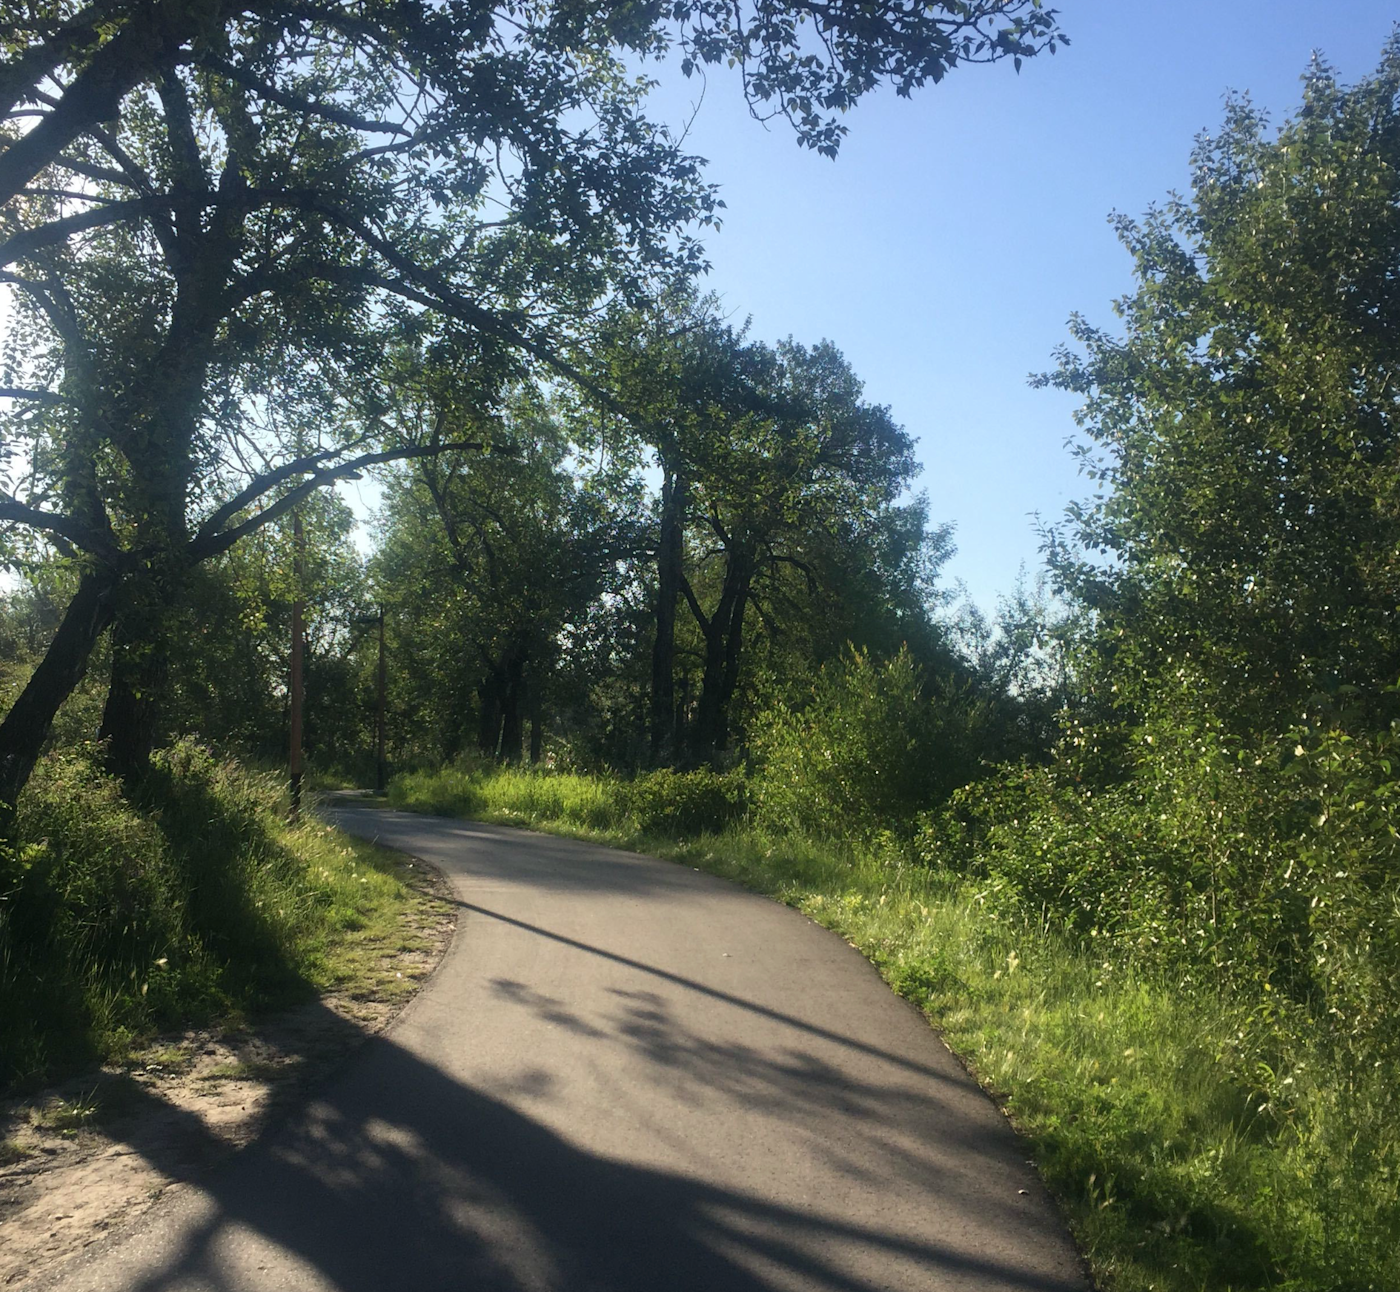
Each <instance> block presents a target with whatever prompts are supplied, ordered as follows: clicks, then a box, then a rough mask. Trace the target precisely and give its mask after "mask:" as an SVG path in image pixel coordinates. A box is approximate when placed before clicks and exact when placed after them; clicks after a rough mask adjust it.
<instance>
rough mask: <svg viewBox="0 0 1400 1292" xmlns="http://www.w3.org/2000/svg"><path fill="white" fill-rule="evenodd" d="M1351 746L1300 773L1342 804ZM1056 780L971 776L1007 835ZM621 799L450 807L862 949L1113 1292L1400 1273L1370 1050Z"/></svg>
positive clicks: (934, 896)
mask: <svg viewBox="0 0 1400 1292" xmlns="http://www.w3.org/2000/svg"><path fill="white" fill-rule="evenodd" d="M1323 748H1325V749H1326V751H1327V752H1326V753H1325V755H1324V754H1322V753H1321V749H1323ZM1349 749H1350V746H1349V745H1348V744H1347V743H1346V742H1342V744H1341V745H1340V746H1338V745H1336V744H1334V743H1332V742H1326V741H1323V742H1321V744H1320V747H1319V755H1318V756H1317V757H1314V756H1312V755H1310V756H1309V757H1308V758H1307V759H1300V760H1299V762H1300V763H1302V764H1304V766H1305V767H1308V766H1310V765H1311V770H1309V771H1308V775H1316V776H1317V778H1318V779H1317V781H1316V784H1315V786H1314V788H1318V787H1322V786H1330V787H1332V789H1333V790H1334V791H1335V792H1336V794H1337V795H1338V801H1341V800H1342V799H1345V798H1346V797H1347V795H1348V794H1349V793H1352V792H1354V791H1356V790H1357V789H1359V788H1360V786H1359V785H1358V782H1357V780H1356V775H1357V764H1356V763H1355V762H1353V761H1352V755H1351V753H1350V752H1343V751H1349ZM1185 756H1186V755H1185V754H1183V757H1185ZM1377 770H1378V771H1381V772H1384V768H1379V767H1378V768H1377ZM1227 771H1228V769H1227ZM1203 775H1204V773H1203ZM1048 776H1049V773H1047V772H1045V771H1044V770H1034V771H1029V772H1027V774H1026V779H1025V781H1024V782H1021V783H1020V784H1019V789H1017V790H1016V792H1015V793H1012V794H1010V795H1007V796H1006V797H1007V799H1008V800H1009V802H1007V801H1003V799H1002V796H1001V794H1000V793H999V790H998V787H997V786H996V785H995V784H994V783H993V782H987V783H985V785H984V787H983V788H982V790H981V791H980V793H981V796H982V800H983V804H984V805H985V806H984V808H983V810H984V811H991V810H992V809H993V807H994V805H996V804H998V803H1001V806H1002V807H1003V808H1004V809H1006V810H1008V811H1010V812H1011V813H1013V814H1016V815H1015V816H1014V817H1012V816H1009V817H1007V818H1006V821H1005V823H1004V824H1005V825H1006V827H1008V828H1009V827H1010V826H1011V823H1012V820H1013V819H1019V820H1021V823H1022V824H1025V820H1024V817H1023V816H1020V815H1019V814H1022V813H1024V812H1026V811H1027V810H1028V808H1029V809H1030V810H1034V809H1035V805H1036V801H1037V796H1038V795H1040V794H1041V793H1042V791H1041V790H1040V789H1039V788H1038V787H1039V786H1040V784H1041V783H1042V782H1043V781H1044V779H1045V778H1047V777H1048ZM551 782H553V784H551ZM454 783H459V782H457V781H456V778H454V777H453V776H452V775H451V774H448V773H441V774H438V775H436V776H421V775H420V776H418V777H414V778H403V780H402V781H396V782H395V790H396V798H395V801H396V802H397V803H398V804H400V805H401V806H410V807H411V806H423V805H425V804H428V803H433V804H434V805H435V806H437V807H438V808H439V809H441V810H449V811H450V810H453V809H452V807H451V805H450V803H449V795H448V794H444V793H443V792H442V791H443V790H444V789H446V788H447V787H449V786H451V785H452V784H454ZM1344 786H1349V787H1350V788H1349V789H1344ZM1014 788H1015V787H1014V786H1013V789H1014ZM629 791H630V787H629V785H628V783H626V782H623V781H618V780H609V779H600V778H586V777H580V776H578V775H576V774H570V775H567V776H547V775H538V774H534V775H529V774H524V773H519V772H512V771H495V770H491V771H483V772H477V773H475V774H474V776H473V797H472V800H471V802H470V803H467V802H466V801H465V800H461V799H459V800H458V802H459V804H460V810H464V811H465V812H466V814H468V815H472V816H477V817H482V818H485V819H490V820H497V821H504V822H514V823H519V824H528V825H531V826H533V827H535V828H537V829H548V830H554V831H557V832H560V833H564V834H581V835H583V836H584V837H587V838H600V839H604V840H606V841H608V842H612V843H616V844H621V845H623V846H627V847H642V848H646V849H649V850H652V851H655V852H657V853H658V854H659V855H662V856H667V857H671V858H673V859H675V860H677V861H681V862H684V863H685V864H687V865H692V866H697V867H700V868H703V869H706V870H709V871H712V872H714V873H716V874H719V875H723V876H725V877H727V878H730V879H735V880H738V881H739V882H741V883H744V884H747V885H749V886H751V887H753V888H756V889H758V890H759V891H761V892H765V893H769V894H771V895H772V896H774V897H777V898H779V899H780V900H782V901H784V902H787V903H788V904H790V905H792V906H795V907H797V908H798V909H800V910H801V911H802V912H803V913H804V914H806V915H807V916H809V917H810V918H811V919H813V920H816V921H818V922H819V923H822V924H824V925H826V926H827V927H828V928H831V929H833V930H834V931H835V932H837V933H839V934H840V935H841V936H842V937H844V938H846V939H847V940H848V941H850V942H852V943H854V944H855V945H856V946H857V947H859V948H860V949H861V950H862V951H864V952H865V954H866V955H868V956H869V957H870V958H871V959H872V960H873V961H874V962H875V964H876V965H877V967H878V968H879V969H880V972H881V973H882V974H883V975H884V976H885V978H886V980H887V981H888V982H889V983H890V985H891V986H892V987H893V988H894V989H895V990H896V991H898V992H900V993H901V994H902V995H904V996H906V997H907V998H908V999H909V1000H910V1001H912V1002H913V1003H914V1004H915V1005H917V1006H918V1007H919V1008H921V1009H922V1010H924V1012H925V1013H926V1014H927V1015H928V1016H929V1018H930V1020H931V1021H932V1022H934V1023H936V1024H937V1026H938V1027H939V1029H940V1032H941V1034H942V1035H943V1036H944V1037H945V1039H946V1040H947V1041H948V1043H949V1045H951V1046H952V1047H953V1048H954V1050H955V1051H956V1052H957V1053H958V1054H959V1055H961V1056H963V1058H964V1059H965V1060H966V1061H967V1062H968V1063H969V1064H970V1065H971V1067H972V1069H973V1071H974V1073H975V1074H976V1075H977V1076H978V1078H979V1079H980V1080H981V1081H982V1082H983V1083H984V1084H985V1085H987V1086H988V1087H989V1088H990V1089H991V1090H992V1091H993V1092H994V1093H996V1094H997V1095H998V1096H999V1097H1000V1098H1001V1099H1002V1101H1003V1102H1004V1106H1005V1107H1006V1109H1007V1111H1008V1113H1009V1114H1010V1115H1011V1117H1012V1119H1013V1120H1014V1122H1015V1123H1016V1126H1017V1129H1018V1130H1019V1131H1020V1132H1021V1134H1022V1135H1024V1136H1025V1137H1026V1141H1027V1144H1028V1147H1029V1148H1030V1150H1031V1152H1032V1153H1033V1154H1034V1157H1035V1161H1036V1163H1037V1165H1038V1167H1039V1169H1040V1171H1041V1174H1042V1175H1043V1177H1044V1178H1045V1181H1046V1183H1047V1185H1048V1186H1049V1187H1050V1189H1051V1191H1052V1193H1054V1195H1055V1196H1056V1198H1057V1199H1058V1200H1059V1202H1060V1204H1061V1205H1062V1207H1063V1208H1064V1209H1065V1213H1066V1215H1067V1216H1068V1218H1069V1220H1070V1223H1071V1225H1072V1226H1073V1228H1074V1231H1075V1235H1076V1237H1077V1238H1078V1240H1079V1243H1080V1245H1081V1247H1082V1249H1083V1250H1084V1252H1085V1254H1086V1256H1087V1257H1088V1260H1089V1263H1090V1265H1091V1267H1092V1269H1093V1272H1094V1274H1095V1275H1096V1276H1097V1277H1098V1278H1099V1279H1100V1280H1101V1281H1102V1283H1103V1284H1104V1285H1105V1286H1107V1287H1112V1288H1115V1289H1120V1290H1121V1292H1200V1289H1201V1288H1217V1287H1218V1288H1232V1289H1234V1290H1235V1292H1265V1290H1266V1289H1267V1290H1268V1292H1279V1290H1280V1289H1286V1290H1287V1292H1375V1290H1376V1289H1379V1288H1385V1287H1390V1286H1393V1285H1394V1284H1395V1281H1396V1279H1397V1278H1398V1277H1400V1265H1397V1259H1398V1258H1397V1253H1400V1175H1397V1172H1396V1160H1397V1154H1400V1107H1397V1096H1396V1093H1395V1088H1394V1082H1393V1081H1392V1080H1391V1075H1390V1074H1391V1072H1392V1071H1393V1062H1394V1060H1393V1058H1389V1059H1383V1058H1382V1057H1381V1056H1382V1055H1384V1054H1385V1053H1386V1051H1385V1050H1383V1049H1377V1048H1375V1041H1376V1040H1377V1038H1376V1037H1375V1036H1374V1035H1371V1036H1365V1037H1363V1036H1361V1035H1357V1036H1355V1037H1353V1038H1352V1041H1351V1043H1350V1044H1351V1046H1352V1048H1351V1051H1350V1053H1351V1058H1352V1061H1351V1062H1340V1063H1339V1061H1338V1060H1339V1057H1340V1058H1342V1059H1345V1058H1346V1052H1345V1051H1344V1050H1341V1049H1339V1046H1338V1036H1339V1031H1340V1030H1341V1029H1338V1028H1334V1027H1332V1026H1330V1025H1328V1024H1327V1023H1326V1022H1325V1021H1320V1020H1319V1018H1318V1016H1317V1015H1316V1014H1314V1013H1312V1012H1304V1011H1303V1010H1301V1009H1299V1008H1296V1007H1295V1008H1290V1007H1289V1006H1288V1004H1287V1003H1286V1002H1285V1001H1283V1000H1282V999H1281V993H1280V992H1278V991H1277V990H1266V989H1265V987H1264V986H1262V985H1260V984H1259V983H1257V982H1256V983H1254V984H1253V986H1252V988H1251V986H1250V984H1249V983H1247V982H1242V981H1240V980H1238V979H1237V980H1235V990H1228V991H1227V990H1222V989H1221V984H1220V982H1219V981H1217V980H1216V979H1214V978H1206V977H1204V976H1203V975H1201V974H1191V973H1187V974H1182V973H1180V972H1176V973H1170V972H1159V971H1158V967H1160V966H1162V965H1163V964H1164V963H1165V962H1164V961H1161V960H1158V961H1155V962H1149V961H1148V960H1146V959H1138V958H1134V957H1133V956H1132V955H1131V954H1125V948H1124V946H1123V944H1122V943H1116V942H1115V941H1114V940H1113V939H1111V938H1098V937H1088V936H1082V935H1080V934H1079V933H1077V932H1076V930H1075V929H1074V927H1073V926H1072V924H1069V923H1065V922H1057V921H1055V920H1047V919H1046V918H1045V913H1044V912H1043V911H1041V910H1037V909H1034V908H1033V907H1032V906H1031V905H1030V904H1029V903H1025V902H1018V901H1015V900H1005V897H1006V893H1005V892H1003V893H1002V895H1001V899H1000V900H999V899H997V898H994V897H993V895H992V894H991V893H990V892H989V890H988V876H987V875H985V874H980V873H979V874H974V875H962V874H958V873H956V872H953V871H950V870H949V869H947V868H944V867H941V866H930V865H921V864H915V863H914V861H913V860H912V858H911V855H910V853H909V851H908V850H907V849H906V848H905V847H904V846H902V845H899V844H897V843H896V842H895V841H894V840H892V839H890V838H889V837H888V836H884V837H879V838H876V839H874V840H873V841H872V842H870V843H858V844H854V845H853V844H850V843H846V844H837V843H834V842H832V841H829V840H827V841H823V840H816V839H812V838H811V837H808V836H794V835H791V834H787V833H774V832H771V831H769V830H766V829H764V828H762V827H756V826H753V825H750V824H747V823H736V824H732V825H729V826H728V827H720V824H719V823H716V830H715V831H713V832H708V833H699V834H697V833H695V832H693V831H692V830H690V829H686V830H684V831H683V833H684V838H685V840H686V841H685V842H679V841H678V834H679V833H682V832H674V833H673V832H667V833H664V834H657V833H651V832H643V831H642V830H641V829H639V827H638V825H637V823H636V822H635V821H634V820H632V819H631V818H630V817H629V814H628V812H627V810H626V809H625V808H624V803H625V802H626V800H627V796H628V794H629ZM963 798H964V802H963V805H962V806H963V810H964V811H965V812H966V811H968V810H969V807H970V805H969V804H968V803H967V802H966V801H965V799H966V796H963ZM1359 810H1360V811H1363V812H1364V811H1365V810H1366V809H1364V808H1363V809H1359ZM1377 810H1381V809H1380V808H1379V806H1378V809H1377ZM1358 824H1359V823H1358ZM1372 824H1374V822H1372ZM1098 825H1099V823H1098V822H1097V821H1091V822H1090V823H1089V829H1093V828H1094V827H1095V826H1098ZM997 828H1001V827H1000V826H998V827H997ZM1220 833H1221V835H1222V837H1223V836H1224V834H1225V833H1226V831H1225V829H1224V827H1223V825H1222V826H1221V827H1220ZM1085 838H1086V839H1089V840H1091V841H1092V838H1093V836H1092V835H1090V834H1086V835H1085ZM1086 850H1087V849H1086ZM1025 851H1026V852H1027V853H1029V852H1030V851H1031V850H1030V849H1029V848H1027V849H1026V850H1025ZM1099 852H1100V855H1102V854H1103V847H1102V846H1100V847H1099ZM1104 873H1107V870H1106V868H1105V871H1104ZM1140 882H1141V878H1140V877H1139V876H1137V875H1129V876H1126V877H1125V878H1124V879H1123V881H1122V884H1121V887H1123V888H1127V887H1130V886H1132V885H1134V884H1136V883H1140ZM1331 900H1332V898H1331V896H1330V895H1329V896H1327V897H1325V898H1324V899H1323V902H1321V903H1319V906H1320V907H1322V906H1324V905H1325V904H1326V903H1328V902H1331ZM1321 918H1322V919H1324V920H1330V919H1331V918H1332V917H1330V916H1323V917H1321ZM1195 950H1196V949H1195V948H1193V949H1192V951H1193V953H1194V952H1195ZM1182 954H1183V955H1186V954H1187V953H1186V952H1184V951H1183V953H1182Z"/></svg>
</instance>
